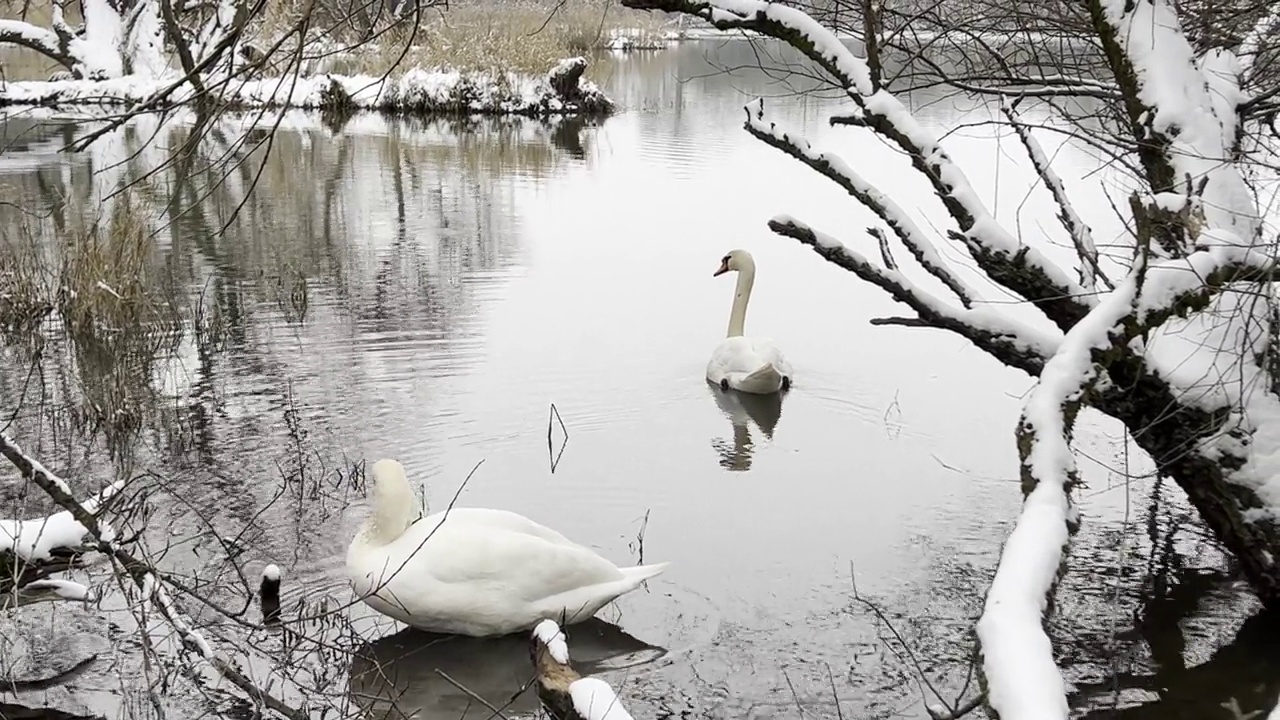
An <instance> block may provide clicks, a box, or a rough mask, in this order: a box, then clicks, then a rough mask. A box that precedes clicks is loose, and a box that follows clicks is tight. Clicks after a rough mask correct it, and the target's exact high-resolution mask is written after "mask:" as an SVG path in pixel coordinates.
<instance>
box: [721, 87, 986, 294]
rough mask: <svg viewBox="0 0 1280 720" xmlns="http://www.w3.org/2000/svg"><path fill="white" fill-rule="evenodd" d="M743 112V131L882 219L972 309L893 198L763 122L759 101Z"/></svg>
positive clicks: (960, 285) (961, 286) (960, 284)
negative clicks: (806, 168) (832, 183)
mask: <svg viewBox="0 0 1280 720" xmlns="http://www.w3.org/2000/svg"><path fill="white" fill-rule="evenodd" d="M746 111H747V123H746V125H745V127H746V130H747V132H749V133H751V134H752V135H754V136H755V137H756V138H757V139H759V140H761V141H762V142H764V143H766V144H768V145H771V146H773V147H775V148H777V149H779V150H781V151H782V152H784V153H786V154H788V155H790V156H791V157H793V158H795V159H797V160H799V161H801V162H803V163H804V164H806V165H808V166H809V167H811V168H813V169H814V170H816V171H818V172H819V173H820V174H822V175H823V176H824V177H827V178H829V179H830V180H832V181H833V182H835V183H836V184H837V185H839V186H840V187H842V188H844V190H845V192H847V193H849V194H850V195H851V196H853V197H854V199H856V200H857V201H858V202H860V203H862V204H863V205H864V206H865V207H866V208H867V209H868V210H870V211H871V212H873V213H875V214H876V215H878V216H879V217H880V219H881V220H884V222H885V224H886V225H888V226H889V229H890V230H893V233H894V234H895V235H897V236H898V240H900V241H901V242H902V244H903V245H904V246H905V247H906V248H907V250H908V251H910V253H911V254H912V255H913V256H915V258H916V260H917V261H919V263H920V265H921V267H923V268H924V269H925V270H926V271H928V273H929V274H930V275H933V276H934V277H936V278H938V279H939V280H941V281H942V283H943V284H944V285H946V286H947V287H948V288H949V289H950V290H951V292H953V293H955V294H956V297H957V298H959V299H960V303H961V304H962V305H964V306H965V307H972V305H973V299H974V297H976V296H977V293H976V292H975V291H974V290H973V289H972V288H970V287H969V286H968V285H967V284H966V283H965V282H964V281H963V280H961V279H960V278H959V277H957V276H956V274H955V273H954V272H952V270H951V268H949V267H947V264H946V261H945V260H943V259H942V256H941V255H939V254H938V250H937V248H935V247H934V246H933V243H932V242H931V241H930V240H929V238H928V237H927V236H925V234H924V231H923V230H921V229H920V227H919V226H918V225H916V222H915V220H913V219H912V218H911V216H910V215H909V214H908V213H907V211H906V210H904V209H903V208H902V207H901V206H900V205H898V203H896V202H894V200H893V198H891V197H889V196H888V195H885V194H884V193H883V192H881V191H880V189H879V188H877V187H876V186H874V185H872V184H871V183H869V182H867V181H866V180H865V179H864V178H863V177H862V176H861V175H859V174H858V173H856V172H854V170H853V168H851V167H849V165H848V164H847V163H845V161H844V160H843V159H842V158H840V157H838V156H835V155H830V154H828V153H821V152H817V151H816V150H814V149H813V146H811V145H810V144H809V142H808V141H807V140H805V139H803V138H792V136H791V135H789V134H787V133H786V132H783V131H782V130H780V129H779V128H778V126H777V123H773V122H770V123H766V122H765V120H764V99H763V98H761V99H760V100H759V101H758V104H757V110H756V113H755V114H754V115H753V114H752V112H751V106H747V108H746Z"/></svg>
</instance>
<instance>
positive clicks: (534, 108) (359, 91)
mask: <svg viewBox="0 0 1280 720" xmlns="http://www.w3.org/2000/svg"><path fill="white" fill-rule="evenodd" d="M586 67H587V61H586V59H585V58H582V57H576V58H569V59H566V60H562V61H561V62H560V63H559V64H557V65H556V66H555V67H554V68H552V69H551V71H550V72H549V73H547V74H546V75H544V76H535V75H525V74H517V73H505V74H501V75H499V74H494V73H488V72H463V71H458V70H451V69H433V70H424V69H421V68H413V69H411V70H408V71H407V72H405V73H403V74H401V75H399V76H398V77H394V78H392V77H379V76H372V75H339V74H336V73H324V74H317V75H310V76H300V77H280V78H270V79H261V80H243V79H238V78H237V79H232V80H230V81H228V80H227V79H226V78H225V77H222V78H219V77H216V76H214V77H206V78H204V79H203V84H204V86H205V87H206V88H207V89H208V90H209V92H210V94H211V95H213V96H214V97H216V98H217V100H216V102H217V104H219V105H221V106H222V107H223V108H224V109H230V110H254V109H265V108H297V109H303V110H321V111H330V112H354V111H359V110H373V111H381V112H384V113H388V114H404V115H521V116H526V117H547V116H560V115H582V116H604V115H609V114H611V113H612V112H613V111H614V110H615V104H614V102H613V101H612V100H611V99H610V98H609V97H608V96H606V95H605V94H604V92H603V91H601V90H600V88H599V87H597V86H596V84H595V83H593V82H591V81H589V80H585V79H583V78H582V73H583V72H584V71H585V70H586ZM177 79H178V77H177V76H167V77H159V78H147V77H139V76H125V77H118V78H111V79H107V80H50V81H39V80H28V81H14V82H0V107H52V108H58V107H64V106H65V107H72V106H121V105H133V104H135V103H142V102H148V101H150V100H151V99H152V98H154V97H156V96H157V95H158V94H160V93H162V92H163V91H165V90H166V89H167V88H169V87H170V86H171V85H172V84H173V83H174V82H176V81H177ZM192 93H193V91H192V89H191V86H190V85H185V86H183V87H181V88H179V89H177V90H176V91H174V92H173V93H171V94H170V95H169V96H168V98H166V99H165V100H164V101H163V102H161V103H159V105H158V107H173V106H177V105H182V104H186V103H188V102H189V101H190V100H191V96H192Z"/></svg>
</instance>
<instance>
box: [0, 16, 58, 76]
mask: <svg viewBox="0 0 1280 720" xmlns="http://www.w3.org/2000/svg"><path fill="white" fill-rule="evenodd" d="M0 43H10V44H13V45H20V46H22V47H24V48H27V49H28V50H34V51H36V52H38V53H40V54H41V55H44V56H45V57H47V58H49V59H50V60H53V61H54V62H56V63H58V64H59V65H61V66H63V67H65V68H66V69H68V70H74V69H75V65H76V59H75V58H74V57H72V55H71V52H70V50H69V48H68V46H67V42H66V38H63V37H62V36H60V35H59V34H58V33H56V32H54V31H52V30H46V29H44V28H42V27H37V26H35V25H32V24H31V23H28V22H23V21H21V20H0Z"/></svg>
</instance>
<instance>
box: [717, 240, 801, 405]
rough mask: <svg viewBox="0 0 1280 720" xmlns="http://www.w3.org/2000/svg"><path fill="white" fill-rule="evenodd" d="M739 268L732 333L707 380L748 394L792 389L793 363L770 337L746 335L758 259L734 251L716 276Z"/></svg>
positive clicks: (720, 345) (718, 349) (742, 251)
mask: <svg viewBox="0 0 1280 720" xmlns="http://www.w3.org/2000/svg"><path fill="white" fill-rule="evenodd" d="M730 270H736V271H737V273H738V286H737V289H736V290H735V291H734V294H733V309H732V310H731V311H730V312H729V334H728V337H726V338H725V339H724V340H723V341H721V342H720V344H719V345H718V346H716V349H715V352H713V353H711V361H710V362H708V363H707V380H708V381H709V382H711V383H713V384H715V385H719V386H720V388H721V389H722V390H728V389H730V388H732V389H734V390H737V391H739V392H744V393H752V394H755V395H768V394H770V393H776V392H778V391H780V390H788V389H790V388H791V363H788V362H787V359H786V358H784V357H783V356H782V351H781V350H779V349H778V348H777V346H775V345H774V344H773V341H772V340H769V339H767V338H749V337H744V336H743V335H742V330H743V326H744V325H745V324H746V322H747V303H748V302H749V301H750V300H751V286H752V285H754V284H755V281H756V262H755V259H754V258H752V257H751V253H749V252H747V251H746V250H733V251H731V252H730V253H729V254H728V255H725V256H724V257H723V258H722V259H721V260H720V269H719V270H716V271H715V273H714V274H712V277H717V276H719V275H723V274H724V273H727V272H729V271H730Z"/></svg>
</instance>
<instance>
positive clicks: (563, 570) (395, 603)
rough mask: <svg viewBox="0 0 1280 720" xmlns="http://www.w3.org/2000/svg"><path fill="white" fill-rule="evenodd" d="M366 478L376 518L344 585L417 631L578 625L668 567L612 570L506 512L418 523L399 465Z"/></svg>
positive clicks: (463, 513)
mask: <svg viewBox="0 0 1280 720" xmlns="http://www.w3.org/2000/svg"><path fill="white" fill-rule="evenodd" d="M372 475H373V499H374V507H373V512H372V513H371V514H370V516H369V517H368V518H367V519H366V520H365V522H364V524H363V525H362V526H361V527H360V529H359V530H358V531H357V532H356V536H355V538H354V539H353V540H352V541H351V545H350V547H348V549H347V576H348V578H349V579H350V581H351V586H352V589H353V590H354V591H355V593H356V595H357V596H359V598H360V599H361V600H362V601H364V603H365V604H367V605H368V606H369V607H371V608H373V609H374V610H377V611H378V612H380V613H382V614H383V615H387V616H389V617H392V618H395V619H396V620H399V621H400V622H403V623H405V624H406V625H409V626H411V627H415V628H418V629H419V630H426V631H428V632H437V633H451V634H458V635H470V636H472V637H486V636H492V635H506V634H509V633H514V632H521V631H525V630H528V629H530V628H532V627H533V626H534V625H535V624H536V623H537V622H538V621H540V620H543V619H546V618H553V617H554V618H556V619H560V618H562V617H563V618H564V619H563V620H562V622H564V623H565V624H573V623H578V622H582V621H585V620H587V619H589V618H591V617H593V616H594V615H595V614H596V612H598V611H599V610H600V609H601V608H603V607H604V606H605V605H607V604H609V603H610V602H612V601H613V600H615V599H616V598H618V597H620V596H621V595H623V594H625V593H628V592H630V591H632V590H635V589H636V588H637V587H639V586H640V583H642V582H644V581H645V580H648V579H650V578H652V577H655V576H657V575H659V574H661V573H662V572H663V571H664V570H666V568H667V565H668V564H669V563H658V564H653V565H640V566H636V567H629V568H619V567H617V566H615V565H614V564H613V563H611V562H609V561H608V560H606V559H604V558H603V557H600V556H599V555H597V554H596V553H595V552H594V551H592V550H590V549H588V548H585V547H583V546H581V545H578V544H577V543H573V542H570V541H569V540H568V539H566V538H565V537H564V536H563V535H561V534H560V533H558V532H556V531H555V530H552V529H550V528H547V527H544V526H542V525H539V524H538V523H536V522H534V521H532V520H529V519H528V518H526V517H524V516H521V515H517V514H516V513H513V512H507V511H505V510H489V509H484V508H453V509H450V510H446V511H444V512H439V513H435V514H433V515H426V517H422V516H421V515H419V514H418V513H417V511H416V506H417V502H416V497H415V494H414V492H413V489H412V488H411V487H410V486H409V481H408V479H407V478H406V477H405V471H404V466H403V465H401V464H400V463H399V462H398V461H396V460H392V459H384V460H379V461H378V462H376V463H374V464H373V467H372ZM425 514H426V512H425V510H424V511H423V513H422V515H425Z"/></svg>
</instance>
